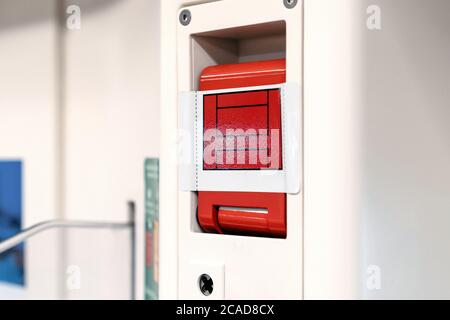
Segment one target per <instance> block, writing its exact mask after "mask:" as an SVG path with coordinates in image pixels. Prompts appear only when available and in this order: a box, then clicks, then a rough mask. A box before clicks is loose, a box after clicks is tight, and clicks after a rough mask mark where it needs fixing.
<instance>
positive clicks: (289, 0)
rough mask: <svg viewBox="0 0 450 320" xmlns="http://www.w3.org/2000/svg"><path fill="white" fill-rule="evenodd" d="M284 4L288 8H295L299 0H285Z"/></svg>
mask: <svg viewBox="0 0 450 320" xmlns="http://www.w3.org/2000/svg"><path fill="white" fill-rule="evenodd" d="M283 3H284V6H285V7H286V8H288V9H292V8H295V6H296V5H297V3H298V0H283Z"/></svg>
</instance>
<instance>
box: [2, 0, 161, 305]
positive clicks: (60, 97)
mask: <svg viewBox="0 0 450 320" xmlns="http://www.w3.org/2000/svg"><path fill="white" fill-rule="evenodd" d="M70 5H77V6H78V7H79V8H80V9H81V25H80V28H79V29H69V28H67V26H66V22H67V19H68V18H69V17H70V16H71V15H72V14H73V12H66V10H67V8H68V7H69V6H70ZM158 154H159V1H158V0H152V1H146V0H95V1H86V0H81V1H76V0H74V1H63V0H38V1H31V0H0V160H4V159H6V160H8V159H19V160H21V161H22V162H23V182H24V183H23V227H27V226H30V225H32V224H34V223H36V222H39V221H43V220H48V219H55V218H59V219H63V218H64V219H77V220H80V219H83V220H95V221H126V220H127V219H128V210H127V202H128V201H133V202H134V203H135V205H136V216H137V217H138V221H137V222H138V228H137V230H138V232H137V235H136V237H137V244H138V247H137V253H138V259H137V263H136V265H137V277H138V281H137V284H138V286H137V288H136V292H137V293H138V297H142V293H143V284H144V281H143V267H144V259H143V255H144V245H143V244H144V240H143V239H144V235H143V230H144V224H143V219H144V183H143V181H144V170H143V166H144V159H145V157H156V156H158ZM92 232H93V231H92ZM128 240H129V239H128V238H126V237H125V238H124V237H123V236H119V237H117V236H116V235H114V234H107V233H106V234H105V233H103V234H101V235H100V236H98V237H96V236H87V235H86V234H83V232H70V233H64V234H61V233H58V232H51V234H49V235H48V236H47V237H46V236H43V237H41V236H40V237H39V239H37V240H34V241H33V243H30V244H29V246H28V249H27V250H26V255H27V256H26V265H29V266H33V267H30V268H26V273H27V274H26V277H25V279H26V288H28V292H32V293H39V294H40V296H41V297H44V298H53V297H66V298H77V297H85V296H86V295H87V297H89V293H90V294H91V296H92V297H97V298H101V297H104V298H108V297H123V298H126V297H127V295H128V293H129V290H128V289H129V286H130V283H129V279H128V278H126V279H125V278H124V277H123V274H130V270H129V268H130V264H129V262H130V259H129V256H127V255H126V254H127V250H129V241H128ZM79 248H84V249H85V250H79ZM86 257H92V258H95V257H97V258H98V263H97V264H96V267H95V270H92V269H89V268H91V267H89V266H90V265H92V263H89V259H87V258H86ZM77 263H78V265H79V266H80V267H81V270H82V271H83V268H84V270H85V272H84V273H82V275H83V277H84V278H83V283H84V284H85V285H84V288H85V290H83V289H80V290H67V288H66V280H67V268H68V267H69V266H71V265H77ZM39 265H41V267H39ZM45 270H46V271H45ZM42 272H48V273H50V274H51V276H48V275H47V276H45V277H44V276H43V274H42ZM122 279H123V280H122ZM88 284H90V285H88ZM101 284H103V285H101ZM94 287H95V288H94ZM82 288H83V287H82ZM102 288H103V289H102ZM34 290H37V291H34Z"/></svg>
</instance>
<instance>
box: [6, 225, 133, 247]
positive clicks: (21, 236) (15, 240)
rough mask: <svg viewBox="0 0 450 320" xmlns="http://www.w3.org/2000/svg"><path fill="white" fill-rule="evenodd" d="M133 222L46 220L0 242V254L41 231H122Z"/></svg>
mask: <svg viewBox="0 0 450 320" xmlns="http://www.w3.org/2000/svg"><path fill="white" fill-rule="evenodd" d="M133 227H134V221H128V222H122V223H121V222H96V221H71V220H48V221H43V222H40V223H37V224H35V225H33V226H31V227H29V228H26V229H24V230H22V231H20V232H19V233H17V234H16V235H14V236H12V237H10V238H8V239H6V240H4V241H2V242H0V254H1V253H3V252H5V251H7V250H9V249H11V248H14V247H15V246H17V245H19V244H20V243H21V242H23V241H25V240H27V239H28V238H30V237H32V236H34V235H35V234H38V233H41V232H42V231H45V230H48V229H54V228H82V229H86V228H93V229H124V228H133Z"/></svg>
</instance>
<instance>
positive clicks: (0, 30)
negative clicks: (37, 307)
mask: <svg viewBox="0 0 450 320" xmlns="http://www.w3.org/2000/svg"><path fill="white" fill-rule="evenodd" d="M55 12H56V1H54V0H41V1H27V0H17V1H11V0H1V1H0V159H2V160H3V159H21V160H22V161H23V179H24V181H23V201H24V202H23V214H24V221H23V226H24V227H27V226H30V225H32V224H34V223H36V222H39V221H43V220H48V219H55V218H57V217H59V215H60V212H58V210H57V195H58V191H57V173H58V163H57V156H58V144H57V141H58V140H57V136H58V117H59V111H58V104H57V102H58V94H59V91H58V90H59V88H58V73H57V69H56V66H57V64H56V61H57V51H56V46H57V32H58V31H57V25H56V19H55ZM56 239H57V238H56V237H55V235H54V234H52V235H48V236H47V237H46V238H45V239H43V238H41V239H40V240H39V241H35V242H33V243H30V244H29V246H28V247H27V248H26V257H25V262H26V266H27V268H26V275H25V278H26V279H25V281H26V284H27V287H28V289H29V290H30V291H32V292H37V291H39V292H40V293H41V296H42V298H51V297H56V296H57V295H58V293H59V287H58V284H57V280H56V278H57V277H58V276H60V271H59V261H58V258H57V252H58V245H57V241H56ZM30 266H33V269H32V268H30ZM43 267H45V268H47V270H48V271H49V272H51V273H53V274H54V275H55V276H54V277H52V278H51V279H45V284H44V283H42V281H44V280H43V277H42V274H41V273H40V272H39V271H38V270H39V269H40V268H43Z"/></svg>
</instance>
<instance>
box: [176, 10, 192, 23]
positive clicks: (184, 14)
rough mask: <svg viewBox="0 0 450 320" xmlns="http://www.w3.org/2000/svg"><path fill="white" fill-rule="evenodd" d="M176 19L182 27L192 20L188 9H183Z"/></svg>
mask: <svg viewBox="0 0 450 320" xmlns="http://www.w3.org/2000/svg"><path fill="white" fill-rule="evenodd" d="M178 19H179V20H180V23H181V24H182V25H183V26H187V25H188V24H189V23H191V20H192V16H191V12H190V11H189V10H188V9H184V10H183V11H181V12H180V16H179V17H178Z"/></svg>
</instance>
